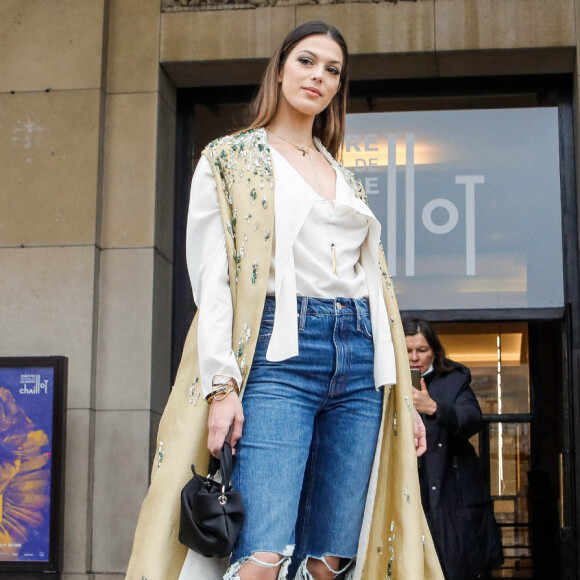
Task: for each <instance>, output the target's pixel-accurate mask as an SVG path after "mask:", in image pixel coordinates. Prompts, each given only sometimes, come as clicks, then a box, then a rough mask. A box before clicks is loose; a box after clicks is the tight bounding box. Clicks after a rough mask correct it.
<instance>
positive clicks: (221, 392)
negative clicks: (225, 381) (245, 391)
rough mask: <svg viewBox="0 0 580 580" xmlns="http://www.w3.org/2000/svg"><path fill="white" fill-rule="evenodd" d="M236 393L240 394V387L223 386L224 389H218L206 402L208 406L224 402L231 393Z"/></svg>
mask: <svg viewBox="0 0 580 580" xmlns="http://www.w3.org/2000/svg"><path fill="white" fill-rule="evenodd" d="M233 392H235V393H236V394H239V392H238V386H237V385H236V386H234V385H229V386H227V387H226V386H223V387H218V388H217V389H215V390H213V391H212V392H211V393H210V394H209V395H208V396H207V397H206V398H205V400H206V402H207V404H208V405H211V404H212V402H213V401H214V400H215V401H223V400H224V399H225V398H226V397H227V396H228V395H229V394H230V393H233Z"/></svg>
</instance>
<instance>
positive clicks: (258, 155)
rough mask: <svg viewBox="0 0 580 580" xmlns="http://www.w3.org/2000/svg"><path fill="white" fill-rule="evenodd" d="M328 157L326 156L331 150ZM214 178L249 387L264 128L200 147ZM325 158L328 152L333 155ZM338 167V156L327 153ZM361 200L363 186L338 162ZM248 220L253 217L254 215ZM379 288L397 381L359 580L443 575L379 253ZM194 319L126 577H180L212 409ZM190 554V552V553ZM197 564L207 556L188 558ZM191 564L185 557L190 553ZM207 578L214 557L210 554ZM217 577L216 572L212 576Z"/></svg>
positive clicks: (262, 279)
mask: <svg viewBox="0 0 580 580" xmlns="http://www.w3.org/2000/svg"><path fill="white" fill-rule="evenodd" d="M326 154H327V153H326ZM203 155H205V157H206V158H207V159H208V161H209V163H210V165H211V167H212V170H213V173H214V178H215V181H216V184H217V192H218V199H219V204H220V211H221V216H222V222H223V227H224V231H225V232H226V246H227V253H228V263H229V277H230V289H231V294H232V301H233V308H234V320H233V335H232V336H233V339H232V340H233V344H232V348H233V351H234V353H235V354H236V356H237V359H238V364H239V367H240V370H241V372H242V376H243V383H242V387H243V386H244V385H245V382H246V378H247V376H248V372H249V370H250V367H251V364H252V358H253V355H254V350H255V345H256V339H257V336H258V329H259V325H260V320H261V317H262V310H263V306H264V302H265V297H266V291H267V283H268V272H269V265H270V258H271V254H272V236H273V232H274V176H273V168H272V159H271V153H270V150H269V147H268V143H267V140H266V132H265V130H264V129H258V130H251V131H245V132H242V133H240V134H237V135H234V136H229V137H224V138H222V139H219V140H217V141H214V142H212V143H211V144H210V145H209V146H208V147H207V148H206V149H205V151H204V152H203ZM327 155H328V154H327ZM329 160H330V161H331V162H332V163H333V164H334V165H335V166H336V162H335V161H334V160H332V159H331V158H330V156H329ZM339 170H340V171H342V173H343V175H344V176H345V178H346V179H347V181H348V183H349V184H350V185H351V186H352V187H353V189H354V191H355V192H356V194H357V196H359V197H361V198H363V199H366V197H365V194H364V191H363V189H362V186H361V184H360V182H359V181H358V180H357V179H356V178H355V177H354V176H353V175H352V174H351V173H350V172H349V171H347V170H346V169H344V168H343V167H342V166H340V167H339ZM248 216H249V217H248ZM379 254H380V256H381V257H380V270H381V274H382V282H383V293H384V298H385V302H386V305H387V311H388V314H389V320H390V324H391V332H392V335H393V341H394V344H395V359H396V366H397V381H398V382H397V384H396V385H394V386H392V387H389V388H385V389H384V398H383V401H384V403H383V421H382V425H381V430H380V433H379V438H378V443H377V452H376V456H375V462H374V466H373V471H372V473H371V481H370V485H369V492H368V497H367V506H366V509H365V517H364V521H363V528H362V531H361V537H360V542H359V550H358V555H357V565H356V570H355V574H354V578H355V580H359V579H365V580H377V579H379V578H380V579H381V580H382V579H383V578H386V579H390V578H392V579H393V580H421V579H425V580H442V579H443V576H442V573H441V569H440V567H439V563H438V560H437V556H436V553H435V549H434V546H433V543H432V540H431V536H430V533H429V530H428V527H427V523H426V520H425V517H424V514H423V510H422V507H421V500H420V491H419V482H418V476H417V459H416V456H415V449H414V437H413V412H412V411H413V407H412V400H413V398H412V394H411V380H410V372H409V361H408V358H407V349H406V345H405V337H404V335H403V331H402V326H401V320H400V316H399V311H398V307H397V303H396V299H395V294H394V290H393V283H392V280H391V278H390V276H389V274H388V272H387V267H386V264H385V261H384V256H383V252H382V251H380V252H379ZM199 376H200V374H199V362H198V359H197V317H196V318H194V321H193V324H192V326H191V329H190V331H189V334H188V337H187V340H186V343H185V346H184V350H183V355H182V360H181V364H180V367H179V371H178V374H177V377H176V382H175V385H174V387H173V390H172V393H171V395H170V397H169V400H168V402H167V406H166V408H165V411H164V413H163V417H162V419H161V423H160V426H159V433H158V439H157V451H156V454H155V458H154V461H153V467H152V473H151V486H150V488H149V492H148V494H147V497H146V498H145V501H144V502H143V506H142V508H141V513H140V516H139V521H138V524H137V530H136V533H135V539H134V545H133V553H132V556H131V560H130V563H129V568H128V572H127V578H128V579H129V580H177V579H178V577H179V574H180V571H181V568H182V566H183V563H184V560H185V557H186V553H187V549H186V548H185V547H184V546H182V545H181V544H180V543H179V541H178V538H177V531H178V524H179V495H180V490H181V488H182V487H183V485H185V483H186V482H187V481H188V480H189V478H190V477H191V471H190V464H191V463H194V464H195V466H196V467H197V468H198V470H199V471H202V470H203V467H202V466H204V465H207V464H208V460H209V453H208V450H207V448H206V441H207V415H208V405H207V404H206V403H205V401H204V400H203V397H202V396H201V384H200V380H199ZM191 554H192V553H190V556H191ZM191 557H192V558H194V559H198V560H201V559H202V558H201V556H191ZM188 560H189V558H188ZM201 565H203V566H205V570H206V572H203V573H199V574H198V575H199V578H194V577H193V576H191V578H192V580H206V579H207V578H209V573H210V572H209V570H213V569H214V568H215V566H214V562H212V561H206V560H204V561H203V562H201ZM202 576H203V577H202ZM214 577H215V576H214Z"/></svg>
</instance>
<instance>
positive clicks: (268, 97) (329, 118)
mask: <svg viewBox="0 0 580 580" xmlns="http://www.w3.org/2000/svg"><path fill="white" fill-rule="evenodd" d="M317 34H321V35H323V36H328V37H329V38H331V39H332V40H334V41H335V42H336V43H337V44H338V45H339V46H340V49H341V51H342V55H343V64H342V67H341V71H340V85H339V88H338V91H337V93H336V94H335V95H334V97H333V98H332V100H331V101H330V104H329V105H328V107H326V109H325V110H324V111H322V112H321V113H319V114H318V115H316V117H315V119H314V126H313V128H312V134H313V135H314V136H315V137H318V138H319V139H320V141H321V142H322V144H323V145H324V146H325V147H326V149H328V151H329V152H330V154H331V155H332V156H333V157H335V158H337V159H339V158H340V157H341V156H342V144H343V141H344V130H345V121H346V94H347V90H348V70H347V69H348V66H347V65H348V48H347V46H346V42H345V41H344V38H343V37H342V34H340V32H339V31H338V30H337V29H336V28H334V26H330V25H329V24H326V23H325V22H318V21H316V22H307V23H305V24H302V25H301V26H299V27H298V28H296V29H294V30H293V31H292V32H291V33H290V34H288V36H287V37H286V38H285V39H284V40H283V41H282V43H281V44H280V46H279V47H278V49H277V50H276V52H275V53H274V54H273V55H272V57H271V58H270V62H269V63H268V66H267V68H266V72H265V73H264V77H263V78H262V83H261V85H260V88H259V90H258V93H257V94H256V96H255V97H254V99H253V100H252V102H251V103H250V108H249V116H250V118H251V119H252V120H251V122H250V124H249V125H248V127H247V129H257V128H259V127H265V126H266V125H268V124H269V123H271V122H272V120H273V119H274V116H275V115H276V110H277V108H278V102H279V100H280V83H279V82H278V75H279V73H280V70H281V69H282V67H283V66H284V63H285V62H286V59H287V58H288V55H289V54H290V52H291V51H292V49H293V48H294V47H295V46H296V45H297V44H298V43H299V42H300V41H301V40H303V39H304V38H307V37H308V36H314V35H317Z"/></svg>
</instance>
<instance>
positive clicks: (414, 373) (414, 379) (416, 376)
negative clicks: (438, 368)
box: [411, 369, 421, 390]
mask: <svg viewBox="0 0 580 580" xmlns="http://www.w3.org/2000/svg"><path fill="white" fill-rule="evenodd" d="M411 384H412V385H413V387H415V388H416V389H419V390H421V369H411Z"/></svg>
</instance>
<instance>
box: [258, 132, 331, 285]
mask: <svg viewBox="0 0 580 580" xmlns="http://www.w3.org/2000/svg"><path fill="white" fill-rule="evenodd" d="M268 131H270V133H272V135H276V137H278V138H279V139H282V141H286V143H288V144H289V145H292V147H294V148H295V149H297V150H298V151H300V153H302V157H306V155H308V161H310V167H311V168H312V173H314V177H315V179H316V183H317V184H318V189H319V191H320V193H321V194H322V197H323V198H324V201H326V202H327V203H330V202H331V201H332V200H331V199H330V198H329V197H328V196H327V195H326V192H325V191H324V188H323V187H322V184H321V183H320V179H319V178H318V173H317V172H316V169H315V168H314V163H312V157H311V155H310V149H311V148H312V145H313V143H312V144H310V145H308V147H302V146H301V145H297V144H296V143H294V142H293V141H290V139H286V138H285V137H282V135H278V133H276V132H275V131H272V129H268ZM326 209H327V210H328V223H329V225H331V226H332V225H333V224H332V215H331V213H330V208H329V207H328V206H327V207H326ZM330 251H331V252H332V269H333V271H334V275H335V276H336V277H337V278H338V272H337V270H336V246H335V245H334V242H331V243H330Z"/></svg>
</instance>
